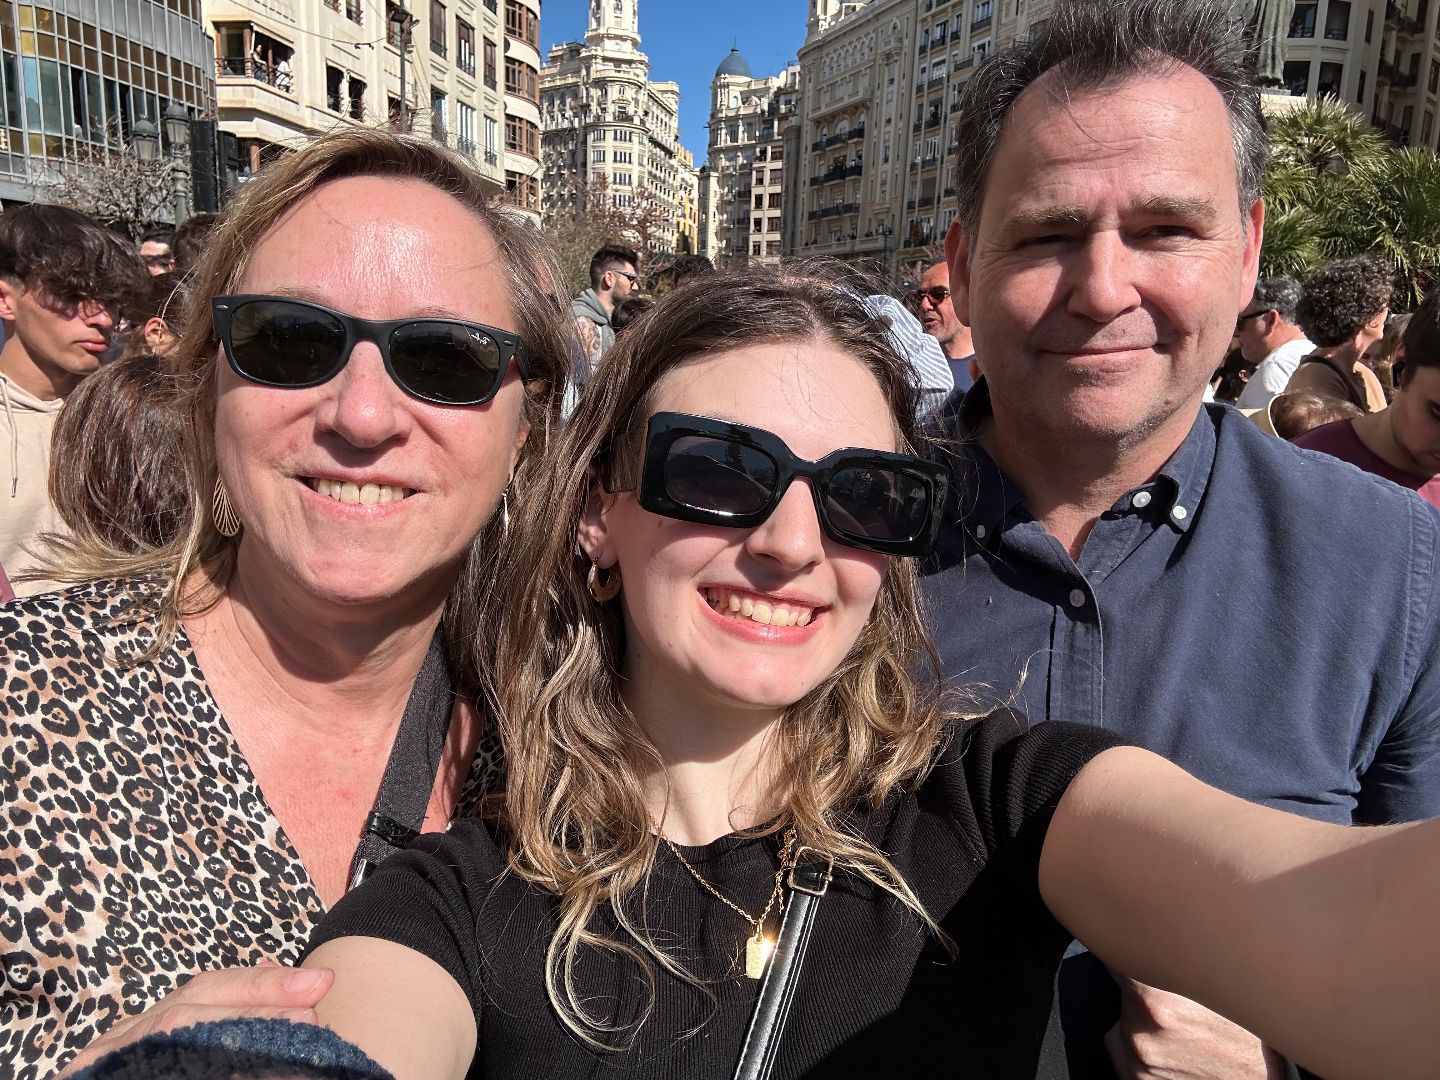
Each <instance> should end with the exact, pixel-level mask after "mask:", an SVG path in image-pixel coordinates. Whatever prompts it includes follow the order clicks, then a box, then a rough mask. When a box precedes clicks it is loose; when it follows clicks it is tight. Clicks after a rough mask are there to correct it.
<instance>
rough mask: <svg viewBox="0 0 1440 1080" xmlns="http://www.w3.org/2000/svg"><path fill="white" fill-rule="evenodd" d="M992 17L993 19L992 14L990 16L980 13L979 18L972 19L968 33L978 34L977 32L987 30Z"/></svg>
mask: <svg viewBox="0 0 1440 1080" xmlns="http://www.w3.org/2000/svg"><path fill="white" fill-rule="evenodd" d="M992 19H993V16H990V15H982V16H981V17H980V18H978V19H976V20H974V21H973V22H972V23H971V24H970V33H972V34H978V33H981V32H982V31H985V30H989V29H990V23H991V21H992Z"/></svg>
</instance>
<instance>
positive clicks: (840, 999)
mask: <svg viewBox="0 0 1440 1080" xmlns="http://www.w3.org/2000/svg"><path fill="white" fill-rule="evenodd" d="M1116 744H1117V740H1116V738H1115V737H1114V736H1112V735H1110V734H1108V733H1106V732H1103V731H1100V730H1098V729H1093V728H1085V727H1078V726H1073V725H1068V724H1041V725H1038V726H1036V727H1035V728H1033V729H1029V730H1028V731H1027V729H1026V724H1025V721H1024V720H1023V718H1021V717H1019V716H1016V715H1015V714H1013V713H996V714H992V715H991V716H989V717H987V718H986V719H984V720H982V721H979V722H978V723H976V724H975V725H974V726H973V727H972V728H970V729H969V730H968V731H967V732H966V733H965V735H964V736H962V737H961V738H959V739H957V740H956V741H955V743H954V744H953V746H952V747H951V748H950V749H949V750H948V751H947V752H946V753H945V755H944V756H943V759H942V761H941V763H940V764H939V765H938V767H937V768H936V769H935V770H934V771H933V772H932V773H931V774H930V776H929V777H928V778H927V779H926V781H925V782H924V784H923V785H921V786H920V787H919V789H918V790H917V791H915V792H912V793H910V794H908V795H905V796H902V797H897V798H894V799H892V800H890V801H888V802H887V803H886V804H884V805H883V806H882V807H880V808H879V809H878V810H876V811H874V812H872V813H870V814H868V815H867V817H866V819H865V826H864V828H865V832H866V834H867V835H868V836H869V837H870V838H871V839H872V840H873V841H874V842H875V843H876V844H877V845H878V846H879V848H880V849H881V850H882V851H884V852H885V853H886V854H887V855H888V856H889V857H890V858H891V859H892V860H893V861H894V863H895V865H896V867H897V868H898V869H899V870H900V872H901V873H902V874H903V875H904V877H905V879H906V881H908V882H909V884H910V886H911V887H912V888H913V889H914V890H915V892H916V893H917V894H918V896H919V897H920V899H921V900H922V901H923V902H924V904H925V905H926V907H927V909H928V910H929V911H930V912H931V913H932V914H933V915H935V916H937V917H938V918H939V920H940V922H941V925H942V926H943V927H944V929H945V931H946V933H947V934H948V935H949V936H950V938H951V939H952V941H953V943H954V946H955V948H956V949H957V950H958V952H957V954H956V955H955V956H954V958H953V959H952V957H951V955H950V954H949V953H947V951H946V950H945V948H944V947H943V946H942V944H941V943H940V942H939V941H938V940H937V939H935V937H934V936H933V935H932V934H931V933H929V932H928V931H927V930H926V929H925V927H924V925H923V924H922V923H921V922H920V920H919V919H918V918H917V917H916V916H915V915H914V914H913V913H912V912H910V911H909V910H908V909H907V908H906V907H904V906H903V905H902V904H900V903H899V902H898V901H897V900H895V899H893V898H892V897H891V896H889V895H888V894H886V893H884V892H881V891H880V890H878V889H876V888H874V887H872V886H870V885H869V884H868V883H866V882H864V881H863V880H860V879H858V878H857V877H855V876H854V875H851V874H843V873H842V874H837V876H836V879H835V882H834V884H833V885H832V886H831V887H830V890H829V892H828V893H827V894H826V896H825V899H824V901H823V902H822V905H821V907H820V909H819V912H818V914H817V916H816V922H815V927H814V932H813V936H812V938H811V941H810V948H809V952H808V954H807V957H806V962H805V969H804V971H803V973H802V975H801V977H800V982H799V984H798V987H797V991H796V997H795V1002H794V1006H793V1008H792V1010H791V1013H790V1019H789V1023H788V1027H787V1028H786V1031H785V1035H784V1039H783V1045H782V1048H781V1050H780V1053H779V1057H778V1060H777V1063H776V1069H775V1073H774V1075H775V1077H776V1080H781V1078H789V1077H812V1076H813V1077H821V1076H823V1077H842V1076H843V1077H849V1076H855V1077H861V1076H864V1077H867V1078H869V1077H881V1078H883V1077H885V1076H887V1075H888V1076H895V1077H906V1076H917V1075H928V1076H969V1077H984V1078H987V1080H994V1078H1009V1077H1017V1078H1018V1077H1033V1076H1034V1075H1035V1069H1036V1061H1037V1057H1038V1055H1039V1052H1040V1045H1041V1039H1042V1035H1043V1033H1044V1030H1045V1025H1046V1020H1047V1018H1048V1016H1049V1012H1050V997H1051V989H1052V984H1053V978H1054V974H1055V970H1056V967H1057V965H1058V964H1059V960H1060V956H1061V954H1062V952H1063V951H1064V948H1065V946H1066V944H1067V943H1068V941H1069V938H1070V935H1069V934H1067V933H1066V932H1065V931H1064V930H1063V929H1062V928H1061V927H1060V926H1059V924H1058V923H1056V922H1055V920H1054V919H1053V918H1052V917H1051V916H1050V914H1049V912H1048V911H1047V910H1046V908H1045V906H1044V904H1043V902H1042V901H1041V899H1040V893H1039V889H1038V886H1037V867H1038V865H1039V858H1040V849H1041V846H1042V844H1043V841H1044V838H1045V830H1046V828H1047V827H1048V825H1049V821H1050V815H1051V813H1052V812H1053V810H1054V808H1055V804H1056V803H1057V801H1058V800H1059V798H1060V796H1061V794H1062V793H1063V792H1064V790H1065V788H1066V786H1067V785H1068V784H1069V783H1070V781H1071V780H1072V779H1073V778H1074V776H1075V774H1076V773H1077V772H1078V771H1079V770H1080V769H1081V767H1082V766H1084V765H1085V764H1086V763H1087V762H1088V761H1090V759H1091V758H1093V757H1094V756H1095V755H1096V754H1098V753H1100V752H1101V751H1103V750H1106V749H1109V748H1110V747H1112V746H1115V745H1116ZM776 848H777V843H776V841H775V839H774V838H773V837H772V838H767V839H759V840H755V839H745V838H740V837H736V836H727V837H722V838H721V839H719V840H716V841H715V842H714V843H711V844H707V845H705V846H704V847H695V848H682V849H681V850H682V852H683V853H684V855H685V858H686V859H687V860H688V861H689V862H690V863H691V865H692V866H694V867H695V869H696V870H698V871H699V872H700V873H701V874H702V875H703V876H704V877H705V878H706V879H707V880H709V881H711V882H712V883H714V884H715V885H716V886H717V887H719V888H720V889H721V890H722V891H723V892H724V893H725V894H726V895H727V896H729V897H731V898H732V899H734V900H735V901H736V902H737V903H739V904H740V906H741V907H746V908H748V909H749V910H751V911H753V912H755V913H758V912H759V910H760V909H761V908H762V907H763V906H764V903H765V900H766V898H767V897H768V896H769V894H770V890H771V888H772V886H773V884H774V880H775V872H776V869H777V866H778V861H777V860H778V855H777V851H776ZM504 871H505V858H504V855H503V853H502V851H501V850H500V849H499V848H498V847H497V845H496V843H495V841H494V840H493V839H492V837H491V834H490V833H489V832H488V831H487V828H486V826H485V825H483V824H481V823H480V822H475V821H467V822H459V823H457V824H456V825H455V826H454V827H452V829H451V831H450V833H449V834H448V835H446V836H444V837H425V838H422V839H421V840H420V841H418V842H417V843H416V845H415V846H414V847H413V848H412V849H411V850H408V851H406V852H402V853H401V854H399V855H395V856H392V857H391V858H390V859H389V860H387V861H386V862H385V863H383V864H382V865H381V867H380V868H379V869H378V870H377V871H376V873H375V874H374V876H373V877H372V878H371V879H370V880H369V881H367V882H366V883H365V884H364V885H362V886H361V887H360V888H359V889H357V890H355V891H354V892H352V893H351V894H349V895H348V896H346V897H345V898H344V899H343V900H341V902H340V903H339V904H338V905H336V907H335V908H334V909H333V910H332V911H331V912H330V914H329V915H327V916H326V917H325V919H324V921H323V922H322V924H321V926H320V930H319V932H318V934H317V936H316V938H315V940H314V941H313V942H312V947H314V946H317V945H319V944H321V943H323V942H325V941H329V940H332V939H334V938H339V937H346V936H364V937H375V938H382V939H386V940H389V941H394V942H398V943H399V944H402V945H405V946H407V947H409V948H412V949H415V950H417V951H419V952H421V953H424V954H425V955H426V956H429V957H430V958H432V959H433V960H435V961H436V962H437V963H438V964H439V965H440V966H441V967H443V968H445V969H446V970H447V971H449V972H450V973H451V974H452V975H453V976H454V977H455V980H456V982H457V983H459V985H460V986H461V987H462V988H463V989H464V991H465V993H466V994H467V995H468V996H469V998H470V1002H471V1005H472V1006H473V1008H474V1010H475V1017H476V1021H477V1023H478V1024H479V1028H480V1038H479V1049H478V1050H477V1053H476V1058H475V1063H474V1066H473V1067H472V1069H471V1073H470V1075H471V1076H472V1077H486V1078H507V1080H509V1078H515V1080H534V1078H536V1077H541V1076H543V1077H559V1078H571V1077H574V1078H579V1077H611V1076H613V1077H627V1078H629V1077H634V1078H641V1077H644V1078H651V1077H653V1078H660V1077H675V1078H680V1077H683V1078H687V1080H689V1078H714V1080H725V1078H728V1077H730V1076H731V1075H732V1074H733V1071H734V1068H735V1062H736V1059H737V1056H738V1053H739V1047H740V1043H741V1040H742V1038H743V1035H744V1032H745V1029H746V1026H747V1024H748V1022H749V1017H750V1013H751V1010H752V1009H753V1007H754V1002H755V996H756V993H757V991H758V988H759V986H760V983H759V982H758V981H752V980H750V979H747V978H745V977H744V957H743V952H744V950H743V945H744V941H745V938H746V936H747V935H748V932H749V927H748V925H747V924H746V923H745V921H744V920H743V919H741V917H740V916H739V915H738V914H736V913H735V912H734V911H732V910H731V909H730V908H728V907H726V906H725V905H724V904H722V903H720V902H719V901H718V900H716V899H715V898H713V897H712V896H710V895H709V894H708V893H707V892H705V891H704V890H703V889H701V888H700V886H699V885H698V884H696V882H695V880H694V878H692V877H691V876H690V874H689V873H687V872H686V870H685V869H684V868H683V867H682V866H681V865H680V863H679V862H678V861H677V860H676V859H675V857H674V856H673V855H672V854H670V853H669V852H666V851H664V850H663V848H662V852H661V854H660V856H659V858H658V860H657V864H656V867H655V870H654V872H653V873H652V875H651V877H650V880H649V890H648V892H649V895H648V897H647V898H645V899H644V901H643V904H644V908H643V910H644V916H643V918H644V921H645V925H647V926H648V927H650V928H651V929H652V931H653V932H654V934H655V937H656V939H657V940H658V941H661V942H663V943H664V945H665V946H666V948H667V950H668V951H669V952H670V953H671V955H673V956H676V957H677V958H679V959H680V960H681V961H682V962H683V963H684V964H685V965H686V967H687V968H688V969H689V970H690V971H691V972H692V973H693V974H694V975H696V976H698V977H699V978H700V979H702V980H703V981H704V985H703V987H702V988H697V987H694V986H690V985H687V984H686V983H684V982H682V981H680V980H678V979H675V978H673V977H671V976H669V975H666V974H664V973H662V972H659V971H658V970H657V971H656V972H655V973H654V977H655V992H654V996H653V1011H652V1012H651V1014H650V1016H649V1018H648V1019H647V1020H646V1021H645V1023H644V1024H643V1025H642V1026H641V1027H640V1029H639V1031H638V1033H637V1034H636V1035H634V1036H633V1038H632V1042H631V1045H630V1048H629V1049H627V1050H623V1051H619V1052H611V1053H605V1052H596V1051H592V1050H590V1049H587V1048H586V1047H585V1046H583V1045H582V1044H581V1043H580V1042H579V1040H577V1039H576V1038H575V1037H574V1036H572V1035H571V1034H570V1033H569V1032H568V1031H567V1029H565V1028H564V1027H562V1025H561V1023H560V1020H559V1019H558V1017H557V1016H556V1014H555V1012H554V1010H553V1009H552V1008H551V1006H550V1004H549V1002H548V1000H547V998H546V994H545V984H544V958H545V948H546V945H547V942H548V940H549V937H550V933H551V928H552V926H553V921H552V916H551V912H552V904H553V900H552V898H551V897H550V896H549V895H548V894H546V893H544V892H542V891H540V890H538V889H536V888H534V887H532V886H530V885H527V884H526V883H524V882H522V881H520V880H518V879H517V878H515V877H514V876H513V875H507V874H506V873H505V872H504ZM640 903H641V902H640V901H638V900H637V904H636V910H640ZM612 920H613V917H612V916H611V915H610V913H609V912H608V911H606V912H603V913H602V914H597V916H596V922H595V925H596V928H597V929H599V930H600V931H601V932H610V931H612V930H613V921H612ZM772 925H773V923H772ZM577 982H578V985H579V988H580V991H581V993H582V994H583V995H584V1000H585V1002H586V1004H587V1006H588V1007H589V1008H590V1010H591V1011H592V1013H598V1014H599V1015H602V1016H604V1017H606V1018H607V1019H609V1020H611V1021H614V1022H618V1023H621V1024H624V1023H628V1022H632V1021H633V1020H635V1019H636V1018H637V1016H639V1015H640V1013H641V1011H642V1010H643V1009H644V1008H645V1007H646V1005H647V1003H649V1002H650V1000H651V998H650V996H649V995H648V994H647V992H646V989H645V983H644V980H643V979H642V977H641V976H640V973H639V969H638V968H637V966H636V965H635V963H634V962H633V961H628V960H618V959H616V958H614V957H612V956H610V955H609V954H604V953H600V952H598V951H588V952H586V953H585V954H583V955H582V958H581V960H580V962H579V966H578V974H577ZM922 1070H923V1071H922Z"/></svg>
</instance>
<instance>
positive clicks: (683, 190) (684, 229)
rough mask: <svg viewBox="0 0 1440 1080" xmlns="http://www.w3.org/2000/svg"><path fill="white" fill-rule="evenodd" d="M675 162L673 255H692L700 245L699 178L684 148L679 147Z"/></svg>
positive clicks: (693, 156)
mask: <svg viewBox="0 0 1440 1080" xmlns="http://www.w3.org/2000/svg"><path fill="white" fill-rule="evenodd" d="M675 160H676V165H677V168H678V172H679V181H678V185H677V186H678V188H679V191H680V195H679V198H678V199H677V200H676V215H675V254H677V255H693V254H694V253H695V252H696V251H697V250H698V248H699V243H700V176H699V174H698V173H697V172H696V171H695V155H694V154H692V153H690V151H689V150H686V149H685V147H683V146H682V147H680V149H679V151H678V152H677V154H676V155H675Z"/></svg>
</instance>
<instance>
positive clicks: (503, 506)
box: [500, 487, 510, 533]
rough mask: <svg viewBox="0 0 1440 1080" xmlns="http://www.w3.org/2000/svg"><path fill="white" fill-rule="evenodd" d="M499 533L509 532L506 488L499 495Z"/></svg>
mask: <svg viewBox="0 0 1440 1080" xmlns="http://www.w3.org/2000/svg"><path fill="white" fill-rule="evenodd" d="M500 531H501V532H502V533H504V532H509V531H510V489H509V488H508V487H507V488H506V489H505V490H504V491H502V492H501V493H500Z"/></svg>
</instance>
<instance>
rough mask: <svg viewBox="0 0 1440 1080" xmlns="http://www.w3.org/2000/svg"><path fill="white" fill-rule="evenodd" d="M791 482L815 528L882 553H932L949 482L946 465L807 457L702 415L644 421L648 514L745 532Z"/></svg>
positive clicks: (757, 432) (857, 456) (894, 457)
mask: <svg viewBox="0 0 1440 1080" xmlns="http://www.w3.org/2000/svg"><path fill="white" fill-rule="evenodd" d="M798 476H803V477H805V478H806V479H808V480H809V481H810V488H811V494H812V495H813V497H814V499H815V513H816V516H817V517H818V518H819V520H820V526H821V528H823V529H824V530H825V533H826V535H827V536H829V537H830V538H831V539H832V540H835V541H836V542H837V543H841V544H844V545H846V546H847V547H854V548H861V549H863V550H865V551H875V552H879V553H881V554H884V555H926V554H928V553H929V552H930V551H931V549H933V548H934V546H935V538H936V536H937V535H938V534H939V531H940V521H941V511H942V509H943V507H944V505H945V495H946V492H947V491H948V489H949V484H950V477H949V474H948V473H947V472H946V470H945V469H944V467H943V466H941V465H939V464H936V463H935V462H931V461H925V460H924V459H922V458H917V457H912V456H910V455H908V454H891V453H886V452H884V451H881V450H860V449H842V450H836V451H834V452H833V453H830V454H826V455H825V456H824V457H823V458H821V459H820V460H819V461H807V460H805V459H804V458H801V457H797V456H796V455H795V454H794V453H793V452H791V450H790V448H789V447H788V446H786V445H785V443H784V442H783V441H782V440H781V439H780V438H779V437H778V436H776V435H774V434H772V433H771V432H769V431H765V430H763V429H761V428H753V427H747V426H745V425H744V424H735V423H731V422H730V421H728V420H715V419H712V418H710V417H706V416H691V415H689V414H687V413H673V412H662V413H656V414H655V415H654V416H652V417H651V418H650V424H649V427H648V429H647V433H646V438H645V457H644V462H643V464H642V466H641V472H640V484H639V495H638V499H639V503H640V505H641V506H642V507H644V508H645V509H646V510H648V511H650V512H651V513H652V514H660V515H662V516H664V517H669V518H675V519H677V520H680V521H690V522H694V523H696V524H699V525H721V526H726V527H730V528H736V529H749V528H754V527H755V526H757V525H759V524H761V523H762V522H763V521H764V520H765V519H766V518H768V517H769V516H770V514H771V513H772V512H774V510H775V507H776V506H777V505H778V504H779V502H780V499H781V498H782V497H783V496H784V494H785V492H786V491H787V490H788V489H789V487H790V484H791V483H792V482H793V481H794V480H795V478H796V477H798ZM617 479H619V478H618V477H617ZM633 486H634V485H633V484H629V485H624V486H616V487H614V488H612V490H623V489H624V487H633Z"/></svg>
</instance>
